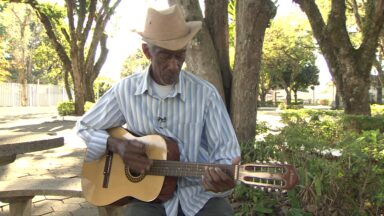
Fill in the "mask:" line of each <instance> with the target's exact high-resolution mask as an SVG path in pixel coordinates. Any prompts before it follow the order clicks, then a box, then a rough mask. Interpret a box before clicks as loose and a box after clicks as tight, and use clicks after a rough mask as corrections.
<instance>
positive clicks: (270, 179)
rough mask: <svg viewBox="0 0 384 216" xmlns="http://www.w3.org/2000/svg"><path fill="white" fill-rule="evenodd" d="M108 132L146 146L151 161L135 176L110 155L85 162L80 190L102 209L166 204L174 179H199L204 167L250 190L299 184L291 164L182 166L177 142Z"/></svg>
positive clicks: (126, 133)
mask: <svg viewBox="0 0 384 216" xmlns="http://www.w3.org/2000/svg"><path fill="white" fill-rule="evenodd" d="M108 133H109V134H110V135H111V136H113V137H115V138H119V139H128V140H129V139H137V140H139V141H141V142H143V143H145V144H146V145H145V146H146V154H147V155H148V157H149V158H151V159H152V160H153V164H152V166H151V168H150V169H149V171H147V172H146V173H144V174H141V173H134V172H132V171H131V170H130V169H129V167H126V166H125V165H124V162H123V161H122V159H121V158H120V156H118V155H117V154H112V153H111V152H109V153H108V154H107V155H106V156H104V157H102V158H101V159H100V160H97V161H92V162H84V164H83V168H82V181H81V183H82V190H83V194H84V197H85V199H86V200H87V201H88V202H90V203H92V204H94V205H96V206H105V205H110V204H113V203H118V202H119V201H123V200H126V199H127V198H136V199H138V200H141V201H145V202H151V201H162V202H163V201H166V200H167V199H169V198H171V197H172V194H173V192H174V191H175V190H176V184H177V177H182V176H189V177H201V176H202V175H203V174H204V172H205V169H206V168H207V167H219V168H220V169H222V170H223V171H224V172H226V173H227V174H228V175H230V176H232V177H233V178H234V179H235V180H238V181H241V182H243V183H245V184H247V185H251V186H253V187H261V188H268V189H278V190H288V189H291V188H293V187H294V186H295V185H296V184H297V182H298V176H297V173H296V171H295V169H294V167H293V166H292V165H289V164H280V163H252V164H250V163H249V164H242V165H224V164H203V163H184V162H180V161H178V160H179V151H178V148H177V143H176V142H174V141H173V140H172V139H169V138H166V137H163V136H161V135H148V136H143V137H137V136H134V135H132V134H131V133H130V132H128V131H126V130H125V129H124V128H121V127H117V128H112V129H109V130H108Z"/></svg>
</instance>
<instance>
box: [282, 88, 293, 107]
mask: <svg viewBox="0 0 384 216" xmlns="http://www.w3.org/2000/svg"><path fill="white" fill-rule="evenodd" d="M284 91H285V94H286V96H285V102H286V104H287V105H291V101H292V95H291V90H289V88H284Z"/></svg>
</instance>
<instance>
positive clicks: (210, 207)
mask: <svg viewBox="0 0 384 216" xmlns="http://www.w3.org/2000/svg"><path fill="white" fill-rule="evenodd" d="M211 215H212V216H216V215H223V216H233V215H234V212H233V208H232V206H231V203H230V202H229V201H228V199H227V198H222V197H214V198H211V199H210V200H208V202H207V203H206V204H205V205H204V207H203V208H202V209H201V210H200V211H199V212H198V213H197V215H196V216H211Z"/></svg>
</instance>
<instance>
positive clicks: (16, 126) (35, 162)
mask: <svg viewBox="0 0 384 216" xmlns="http://www.w3.org/2000/svg"><path fill="white" fill-rule="evenodd" d="M258 119H259V120H260V121H267V122H268V123H269V124H270V125H272V126H274V127H278V126H280V125H281V124H280V123H279V121H280V117H279V115H278V113H277V112H276V110H275V109H263V110H260V111H259V112H258ZM74 120H75V119H74V118H72V119H70V118H65V119H63V118H62V117H58V115H57V112H56V108H55V107H42V108H41V107H40V108H37V107H27V108H25V107H0V136H1V134H2V133H10V132H55V133H57V134H58V135H61V136H64V140H65V141H64V142H65V145H64V146H63V147H60V148H55V149H51V150H46V151H40V152H34V153H28V154H23V155H18V157H17V159H16V161H15V162H13V163H12V164H9V165H7V166H2V167H0V180H12V179H16V178H19V179H20V178H21V179H25V180H26V181H27V180H28V178H58V177H79V176H80V172H81V164H82V158H83V155H84V152H85V145H84V143H83V142H82V141H81V140H80V139H79V138H78V137H77V136H76V135H75V134H74V133H73V131H72V128H73V126H74V124H75V121H74ZM3 215H4V216H5V215H9V207H8V205H7V204H6V203H1V202H0V216H3ZM32 215H65V216H67V215H71V216H81V215H84V216H85V215H87V216H91V215H98V213H97V209H96V208H95V207H94V206H92V205H90V204H89V203H87V202H86V201H85V200H84V199H82V198H70V197H55V196H36V197H35V198H34V199H33V212H32Z"/></svg>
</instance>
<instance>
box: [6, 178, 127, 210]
mask: <svg viewBox="0 0 384 216" xmlns="http://www.w3.org/2000/svg"><path fill="white" fill-rule="evenodd" d="M37 195H47V196H48V195H49V196H68V197H83V194H82V192H81V180H80V178H55V179H25V178H23V179H16V180H7V181H0V201H1V202H5V203H9V211H10V216H30V215H31V213H32V199H33V197H34V196H37ZM98 210H99V215H103V216H107V215H108V216H110V215H111V216H117V215H121V208H120V207H115V206H106V207H98Z"/></svg>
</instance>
